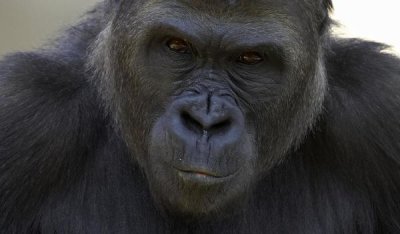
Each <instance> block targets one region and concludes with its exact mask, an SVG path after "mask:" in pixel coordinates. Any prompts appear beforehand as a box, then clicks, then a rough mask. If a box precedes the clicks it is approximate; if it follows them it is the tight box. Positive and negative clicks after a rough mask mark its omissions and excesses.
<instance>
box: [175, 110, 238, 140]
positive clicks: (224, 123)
mask: <svg viewBox="0 0 400 234" xmlns="http://www.w3.org/2000/svg"><path fill="white" fill-rule="evenodd" d="M180 118H181V120H182V124H183V125H184V126H185V128H187V129H188V130H190V131H192V132H194V133H196V134H199V135H200V134H204V131H207V132H208V134H210V135H221V134H225V133H226V132H228V130H229V129H230V128H231V126H232V120H231V119H230V118H227V119H223V120H220V121H218V122H217V121H216V122H215V123H212V124H205V123H204V124H203V123H201V122H200V121H198V120H196V119H195V118H194V117H193V116H192V115H191V114H189V113H188V112H186V111H183V112H182V113H181V115H180Z"/></svg>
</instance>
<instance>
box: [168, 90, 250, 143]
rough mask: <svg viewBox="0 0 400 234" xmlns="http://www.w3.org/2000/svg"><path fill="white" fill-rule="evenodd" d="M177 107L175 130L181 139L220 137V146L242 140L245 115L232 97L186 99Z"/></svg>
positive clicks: (178, 103)
mask: <svg viewBox="0 0 400 234" xmlns="http://www.w3.org/2000/svg"><path fill="white" fill-rule="evenodd" d="M175 104H176V105H174V107H173V108H174V109H175V110H174V111H173V112H174V116H173V117H172V118H173V119H174V121H173V122H174V123H175V124H174V125H175V126H174V131H175V134H178V135H179V136H180V137H181V138H193V137H196V138H198V137H199V136H204V135H206V136H207V137H208V139H211V138H214V139H216V138H218V143H219V144H221V146H223V144H224V142H226V143H228V142H232V141H235V140H238V138H239V137H240V135H241V132H242V130H243V128H244V126H243V125H244V124H243V122H244V121H243V119H244V117H243V114H242V113H241V111H240V108H239V107H238V106H237V105H236V102H235V101H234V99H233V98H232V97H231V96H228V95H209V94H208V95H201V94H199V95H195V96H190V97H183V98H182V99H180V100H178V101H177V103H175Z"/></svg>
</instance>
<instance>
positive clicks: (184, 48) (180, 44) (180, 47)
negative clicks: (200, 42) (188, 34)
mask: <svg viewBox="0 0 400 234" xmlns="http://www.w3.org/2000/svg"><path fill="white" fill-rule="evenodd" d="M167 46H168V48H169V49H170V50H172V51H174V52H176V53H180V54H189V53H191V48H190V45H189V44H188V43H187V42H186V41H185V40H183V39H180V38H172V39H170V40H169V41H168V42H167Z"/></svg>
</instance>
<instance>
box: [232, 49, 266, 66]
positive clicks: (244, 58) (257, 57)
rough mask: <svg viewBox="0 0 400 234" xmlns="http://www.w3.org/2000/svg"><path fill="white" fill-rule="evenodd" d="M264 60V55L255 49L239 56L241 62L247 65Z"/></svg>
mask: <svg viewBox="0 0 400 234" xmlns="http://www.w3.org/2000/svg"><path fill="white" fill-rule="evenodd" d="M263 60H264V59H263V57H262V55H261V54H259V53H257V52H254V51H249V52H244V53H243V54H241V55H240V56H239V59H238V61H239V62H241V63H244V64H246V65H254V64H257V63H260V62H262V61H263Z"/></svg>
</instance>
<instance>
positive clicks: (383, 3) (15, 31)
mask: <svg viewBox="0 0 400 234" xmlns="http://www.w3.org/2000/svg"><path fill="white" fill-rule="evenodd" d="M98 1H99V0H0V56H2V55H4V54H5V53H9V52H13V51H21V50H28V49H32V48H37V47H39V46H40V45H41V44H42V43H44V42H45V41H46V40H48V39H49V38H52V37H55V35H57V32H58V31H60V30H62V28H65V27H67V26H68V25H70V24H72V23H74V22H76V21H77V20H78V17H79V16H80V15H82V14H83V13H84V12H85V11H86V10H87V9H89V8H90V7H91V6H93V5H94V4H95V3H96V2H98ZM333 2H334V4H335V14H334V18H335V19H338V20H339V21H341V22H342V23H343V24H344V25H346V26H347V28H346V27H344V28H341V29H337V30H336V31H337V32H340V33H341V34H342V35H345V36H361V37H364V38H367V39H372V40H377V41H382V42H387V43H389V44H391V45H395V46H397V49H396V50H397V53H399V54H400V49H399V48H400V30H398V28H399V25H398V23H400V14H399V13H398V11H399V7H398V4H397V2H398V0H380V1H379V2H378V3H377V1H376V0H333Z"/></svg>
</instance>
